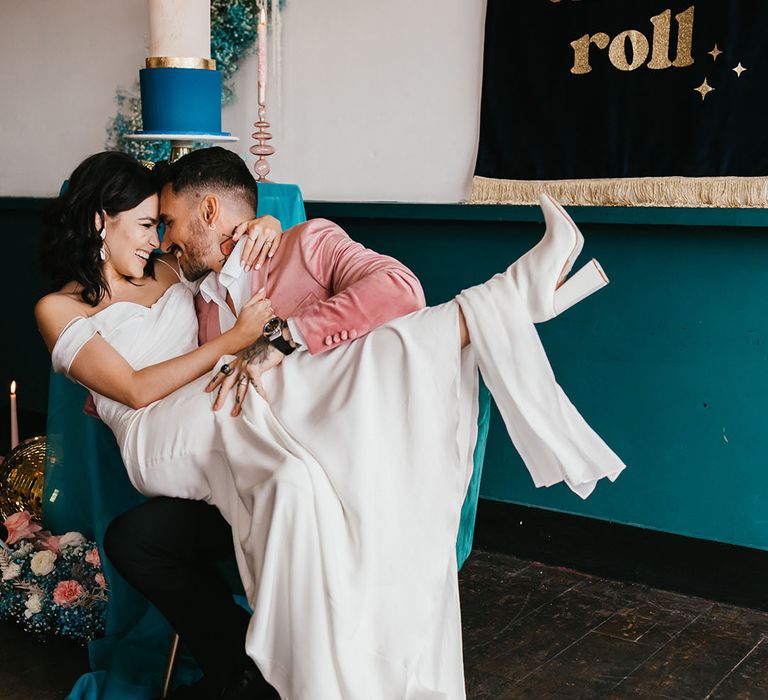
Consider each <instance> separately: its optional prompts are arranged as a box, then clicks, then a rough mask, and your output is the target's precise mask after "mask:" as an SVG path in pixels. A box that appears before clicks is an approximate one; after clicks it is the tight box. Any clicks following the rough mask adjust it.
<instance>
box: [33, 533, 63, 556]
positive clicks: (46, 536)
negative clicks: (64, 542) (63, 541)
mask: <svg viewBox="0 0 768 700" xmlns="http://www.w3.org/2000/svg"><path fill="white" fill-rule="evenodd" d="M37 546H38V547H39V548H41V549H47V550H49V551H50V552H55V553H56V554H59V552H60V551H61V548H60V547H59V538H58V537H57V536H56V535H52V534H51V533H50V531H48V530H43V531H42V532H39V533H38V535H37Z"/></svg>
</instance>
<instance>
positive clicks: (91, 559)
mask: <svg viewBox="0 0 768 700" xmlns="http://www.w3.org/2000/svg"><path fill="white" fill-rule="evenodd" d="M85 561H87V562H88V563H89V564H90V565H91V566H95V567H96V568H97V569H98V568H100V567H101V559H99V550H98V549H96V547H94V548H93V549H92V550H90V551H89V552H88V553H87V554H86V555H85Z"/></svg>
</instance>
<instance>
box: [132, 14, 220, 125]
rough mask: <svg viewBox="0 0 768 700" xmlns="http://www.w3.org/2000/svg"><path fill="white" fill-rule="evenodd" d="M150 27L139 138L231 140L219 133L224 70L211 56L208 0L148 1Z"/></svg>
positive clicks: (142, 74)
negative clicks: (225, 138) (187, 137)
mask: <svg viewBox="0 0 768 700" xmlns="http://www.w3.org/2000/svg"><path fill="white" fill-rule="evenodd" d="M149 29H150V40H149V58H147V67H146V68H144V69H142V70H140V71H139V80H140V83H141V115H142V120H143V124H144V130H143V131H141V132H139V135H140V136H143V137H150V136H156V137H157V138H169V137H171V138H172V137H184V136H191V137H194V138H195V140H203V139H200V138H199V137H201V136H212V137H217V136H218V137H226V136H229V134H228V133H226V132H222V130H221V72H220V71H217V70H216V62H215V61H213V60H212V59H211V58H210V55H211V48H210V46H211V40H210V36H211V10H210V0H149ZM206 140H208V139H206ZM211 140H213V139H211Z"/></svg>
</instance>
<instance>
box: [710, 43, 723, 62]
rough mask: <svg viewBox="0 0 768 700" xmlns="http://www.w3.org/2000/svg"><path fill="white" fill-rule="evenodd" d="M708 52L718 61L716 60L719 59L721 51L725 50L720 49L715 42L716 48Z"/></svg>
mask: <svg viewBox="0 0 768 700" xmlns="http://www.w3.org/2000/svg"><path fill="white" fill-rule="evenodd" d="M707 53H708V54H709V55H710V56H712V60H713V61H716V60H717V57H718V56H719V55H720V54H721V53H723V52H722V51H721V50H720V49H718V48H717V44H715V48H714V49H712V50H711V51H707Z"/></svg>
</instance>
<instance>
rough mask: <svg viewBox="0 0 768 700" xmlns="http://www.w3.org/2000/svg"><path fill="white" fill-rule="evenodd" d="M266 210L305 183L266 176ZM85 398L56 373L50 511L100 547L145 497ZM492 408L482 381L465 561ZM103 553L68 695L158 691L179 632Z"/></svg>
mask: <svg viewBox="0 0 768 700" xmlns="http://www.w3.org/2000/svg"><path fill="white" fill-rule="evenodd" d="M263 214H271V215H272V216H275V217H276V218H278V219H279V220H280V223H281V224H282V226H283V228H289V227H291V226H294V225H296V224H298V223H300V222H302V221H305V220H306V215H305V213H304V202H303V199H302V197H301V192H300V190H299V188H298V187H297V186H295V185H280V184H274V183H264V184H259V215H263ZM86 398H87V392H86V390H85V389H84V388H83V387H81V386H79V385H77V384H74V383H73V382H70V381H69V380H68V379H66V378H65V377H63V376H62V375H58V374H54V373H51V382H50V393H49V397H48V427H47V434H48V454H47V466H46V482H45V490H44V506H43V519H44V524H45V527H46V528H47V529H50V530H51V531H52V532H54V533H63V532H67V531H69V530H78V531H80V532H82V533H83V534H85V535H86V536H87V537H89V538H92V539H95V541H96V542H97V544H98V546H99V548H100V549H101V547H102V542H103V538H104V532H105V530H106V528H107V525H108V524H109V522H110V521H111V520H112V519H113V518H115V517H116V516H117V515H119V514H120V513H123V512H125V511H126V510H128V509H130V508H131V507H133V506H135V505H137V504H139V503H141V502H143V501H144V500H145V497H144V496H142V495H141V494H139V493H138V492H137V491H136V490H135V489H134V488H133V486H132V485H131V483H130V482H129V480H128V477H127V475H126V472H125V468H124V467H123V464H122V460H121V458H120V453H119V450H118V447H117V444H116V442H115V439H114V436H113V435H112V433H111V431H110V430H109V429H108V428H107V427H106V426H105V425H104V424H103V423H101V421H99V420H98V419H96V418H92V417H90V416H87V415H85V414H84V413H83V405H84V403H85V400H86ZM489 412H490V395H489V393H488V391H487V389H485V387H484V386H483V387H481V394H480V424H479V431H478V443H477V447H476V449H475V470H474V473H473V477H472V481H471V483H470V487H469V493H468V496H467V500H466V502H465V504H464V508H463V510H462V519H461V523H462V527H461V531H460V533H459V538H458V541H457V550H456V551H457V559H458V562H459V564H460V565H461V564H462V563H463V562H464V560H465V559H466V557H467V556H468V554H469V552H470V550H471V548H472V531H473V528H474V520H475V511H476V508H477V494H478V490H479V486H480V474H481V470H482V460H483V455H484V452H485V442H486V437H487V433H488V415H489ZM101 561H102V565H103V567H104V574H105V576H106V578H107V582H108V585H109V591H110V600H109V609H108V611H107V621H106V633H105V636H104V637H103V638H101V639H97V640H95V641H93V642H91V643H90V644H89V658H90V666H91V669H92V670H91V672H90V673H87V674H85V675H84V676H82V677H81V678H80V679H79V680H78V681H77V683H76V684H75V686H74V688H73V689H72V691H71V692H70V694H69V695H68V696H67V700H97V699H98V698H102V699H105V700H140V699H145V698H147V699H149V698H156V697H157V696H158V694H159V689H160V688H161V686H162V681H163V675H164V672H165V665H166V662H167V659H168V651H169V648H170V641H171V638H172V636H173V632H172V630H171V628H170V626H169V625H168V623H167V622H166V621H165V619H164V618H163V617H162V615H160V613H159V612H158V611H157V610H156V609H155V608H154V607H153V606H152V605H150V604H149V603H148V602H147V601H146V600H145V599H144V598H143V597H142V596H141V595H139V594H138V593H137V592H136V591H134V590H133V588H131V587H130V586H129V585H128V584H127V583H126V582H125V581H124V580H123V579H122V578H121V577H120V575H119V574H118V573H117V572H116V571H115V570H114V569H113V567H112V566H111V564H110V563H109V560H108V559H107V557H106V556H104V554H103V551H102V556H101ZM191 585H194V583H193V582H191ZM238 602H239V603H240V604H241V605H243V606H245V607H247V605H246V602H245V600H244V599H243V598H242V597H238ZM200 605H205V591H200ZM199 675H200V672H199V670H198V669H197V667H196V665H195V663H194V661H193V660H192V659H191V658H190V657H189V656H187V655H185V654H184V653H183V650H182V653H181V654H180V655H179V661H178V662H177V666H176V671H175V672H174V685H176V684H181V683H188V682H192V681H194V680H195V679H196V678H197V677H199Z"/></svg>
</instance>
